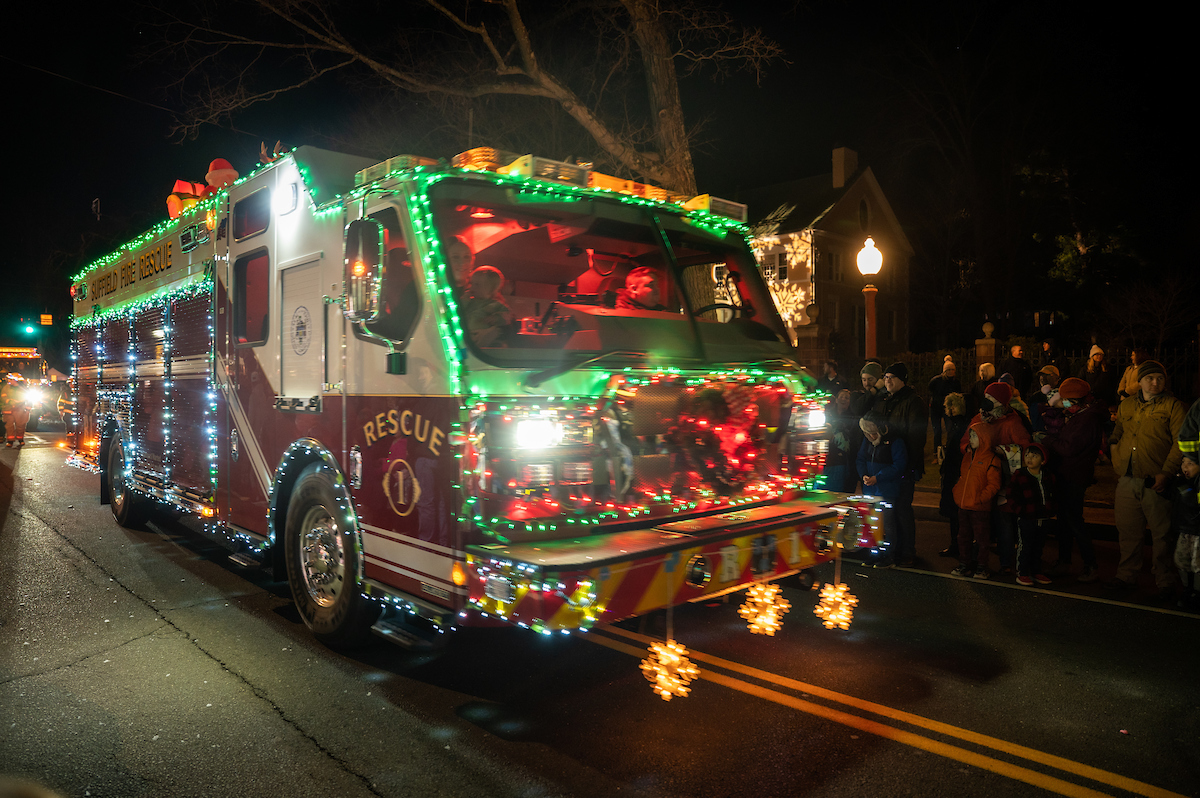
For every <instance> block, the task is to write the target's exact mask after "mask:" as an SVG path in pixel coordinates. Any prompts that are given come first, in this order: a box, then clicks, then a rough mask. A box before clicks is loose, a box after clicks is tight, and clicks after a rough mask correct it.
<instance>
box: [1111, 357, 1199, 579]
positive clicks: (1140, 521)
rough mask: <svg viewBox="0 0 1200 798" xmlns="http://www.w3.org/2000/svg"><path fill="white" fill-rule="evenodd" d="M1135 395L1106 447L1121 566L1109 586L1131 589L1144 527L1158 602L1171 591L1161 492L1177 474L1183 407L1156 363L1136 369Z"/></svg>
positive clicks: (1166, 508)
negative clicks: (1114, 486)
mask: <svg viewBox="0 0 1200 798" xmlns="http://www.w3.org/2000/svg"><path fill="white" fill-rule="evenodd" d="M1138 385H1139V386H1140V387H1139V390H1138V392H1137V394H1135V395H1133V396H1130V397H1128V398H1127V399H1125V400H1124V401H1123V402H1121V404H1120V406H1119V407H1118V408H1117V424H1116V427H1115V428H1114V429H1113V433H1112V437H1110V438H1109V444H1110V445H1111V447H1112V464H1113V469H1114V470H1115V471H1116V472H1117V477H1118V480H1117V491H1116V496H1115V498H1114V501H1113V511H1114V515H1115V516H1116V522H1117V535H1118V537H1119V538H1120V542H1121V562H1120V563H1119V564H1118V565H1117V578H1116V579H1115V580H1114V581H1113V582H1112V583H1110V586H1111V587H1114V588H1117V587H1124V588H1128V587H1133V586H1134V584H1135V583H1136V581H1137V576H1138V574H1139V573H1140V572H1141V570H1142V536H1143V535H1144V533H1145V529H1146V527H1147V526H1148V527H1149V528H1150V536H1151V538H1152V540H1153V544H1154V555H1153V557H1154V561H1153V563H1152V565H1153V571H1154V582H1155V584H1156V585H1157V586H1158V591H1159V598H1168V597H1170V596H1171V594H1172V593H1173V592H1174V588H1175V567H1174V563H1173V561H1172V555H1173V551H1172V543H1173V542H1174V541H1173V539H1172V537H1171V503H1170V502H1169V501H1168V500H1167V499H1166V498H1164V497H1163V495H1162V491H1163V490H1164V489H1165V488H1166V486H1167V482H1168V480H1170V478H1171V477H1172V476H1174V475H1175V473H1176V472H1178V471H1179V467H1180V461H1181V460H1182V459H1183V453H1182V452H1181V451H1180V450H1179V443H1178V441H1177V439H1178V436H1179V431H1180V429H1182V427H1183V420H1184V417H1185V416H1186V415H1187V408H1185V407H1184V405H1183V402H1181V401H1179V400H1178V399H1176V398H1175V397H1174V396H1173V395H1172V394H1171V393H1170V392H1168V391H1167V374H1166V371H1165V370H1164V369H1163V367H1162V364H1161V363H1159V362H1158V361H1156V360H1147V361H1145V362H1143V363H1142V365H1141V366H1140V367H1139V368H1138Z"/></svg>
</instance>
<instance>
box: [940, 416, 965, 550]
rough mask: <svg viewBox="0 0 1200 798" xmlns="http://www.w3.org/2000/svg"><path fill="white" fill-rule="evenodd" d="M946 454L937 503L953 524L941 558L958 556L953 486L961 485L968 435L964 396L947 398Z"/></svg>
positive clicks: (956, 510) (956, 515) (956, 513)
mask: <svg viewBox="0 0 1200 798" xmlns="http://www.w3.org/2000/svg"><path fill="white" fill-rule="evenodd" d="M945 409H946V448H945V452H946V455H945V457H944V458H942V464H941V474H940V476H941V488H942V497H941V500H940V501H939V502H938V514H939V515H941V516H943V517H944V518H945V519H946V520H947V521H949V524H950V545H949V546H947V547H946V548H945V549H943V550H942V551H941V552H939V553H940V554H941V556H943V557H958V520H959V514H958V505H957V504H955V503H954V485H955V484H956V483H957V482H958V477H959V472H960V470H961V468H962V441H963V438H965V437H966V436H967V406H966V402H965V401H964V399H963V395H962V394H961V393H952V394H950V395H949V396H947V397H946V402H945Z"/></svg>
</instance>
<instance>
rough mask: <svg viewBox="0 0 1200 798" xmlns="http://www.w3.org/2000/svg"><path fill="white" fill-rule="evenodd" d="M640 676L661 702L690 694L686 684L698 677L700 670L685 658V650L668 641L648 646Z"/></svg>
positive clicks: (672, 641)
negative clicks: (648, 649)
mask: <svg viewBox="0 0 1200 798" xmlns="http://www.w3.org/2000/svg"><path fill="white" fill-rule="evenodd" d="M642 675H644V676H645V677H646V681H648V682H650V684H651V686H652V687H653V688H654V692H656V693H658V694H659V695H660V696H662V700H663V701H670V700H671V699H672V698H674V697H675V696H680V697H683V696H686V695H687V694H688V693H689V692H691V688H690V687H688V684H689V683H691V681H692V680H693V679H695V678H696V677H698V676H699V675H700V669H699V668H697V667H696V666H695V665H693V664H692V662H691V660H689V659H688V658H687V649H686V648H684V647H683V646H681V645H679V644H678V643H676V642H675V641H674V640H668V641H667V642H665V643H651V644H650V656H648V657H646V658H645V659H644V660H642Z"/></svg>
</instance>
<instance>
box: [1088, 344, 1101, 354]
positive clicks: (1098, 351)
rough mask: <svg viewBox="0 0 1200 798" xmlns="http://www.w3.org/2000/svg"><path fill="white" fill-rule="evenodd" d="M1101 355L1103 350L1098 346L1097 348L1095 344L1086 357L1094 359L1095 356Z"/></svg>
mask: <svg viewBox="0 0 1200 798" xmlns="http://www.w3.org/2000/svg"><path fill="white" fill-rule="evenodd" d="M1103 354H1104V350H1103V349H1101V348H1100V347H1099V346H1097V345H1096V344H1092V348H1091V350H1090V351H1089V352H1088V357H1095V356H1096V355H1103Z"/></svg>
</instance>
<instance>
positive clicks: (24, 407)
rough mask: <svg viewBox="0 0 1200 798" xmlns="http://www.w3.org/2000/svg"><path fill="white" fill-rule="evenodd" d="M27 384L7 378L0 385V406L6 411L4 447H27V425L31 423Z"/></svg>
mask: <svg viewBox="0 0 1200 798" xmlns="http://www.w3.org/2000/svg"><path fill="white" fill-rule="evenodd" d="M25 396H26V388H25V382H24V380H21V379H13V378H7V379H4V381H3V384H2V385H0V406H3V409H4V439H5V440H4V445H5V446H7V447H8V448H9V449H11V448H12V447H13V445H14V444H15V445H17V446H24V445H25V425H26V424H28V423H29V402H28V401H27V400H26V399H25Z"/></svg>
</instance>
